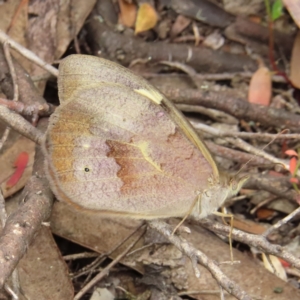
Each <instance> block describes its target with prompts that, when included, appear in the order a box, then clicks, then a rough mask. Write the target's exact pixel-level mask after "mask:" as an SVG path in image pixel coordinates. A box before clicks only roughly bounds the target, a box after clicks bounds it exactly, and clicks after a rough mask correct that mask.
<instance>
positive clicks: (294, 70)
mask: <svg viewBox="0 0 300 300" xmlns="http://www.w3.org/2000/svg"><path fill="white" fill-rule="evenodd" d="M299 64H300V32H298V34H297V35H296V38H295V41H294V46H293V51H292V58H291V76H290V77H291V81H292V82H293V84H294V85H295V86H296V87H297V88H300V68H299Z"/></svg>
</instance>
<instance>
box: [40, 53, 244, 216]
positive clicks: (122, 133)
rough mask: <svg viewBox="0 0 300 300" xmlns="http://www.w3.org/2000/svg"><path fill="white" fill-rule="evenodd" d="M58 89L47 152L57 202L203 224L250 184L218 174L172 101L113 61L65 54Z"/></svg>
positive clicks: (217, 170) (46, 138)
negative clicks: (208, 216)
mask: <svg viewBox="0 0 300 300" xmlns="http://www.w3.org/2000/svg"><path fill="white" fill-rule="evenodd" d="M58 92H59V99H60V106H59V107H58V108H57V109H56V110H55V112H54V113H53V114H52V115H51V117H50V120H49V126H48V130H47V132H46V135H45V141H44V147H43V148H44V153H45V158H46V173H47V176H48V179H49V182H50V187H51V188H52V190H53V192H54V194H55V195H56V197H57V198H58V200H61V201H65V202H68V203H70V204H72V205H74V206H76V207H77V208H78V209H85V210H89V211H94V212H101V213H103V214H108V215H118V216H124V217H130V218H137V219H157V218H168V217H184V216H186V215H190V216H192V217H194V218H196V219H200V218H204V217H206V216H207V215H209V214H211V213H213V212H215V211H216V210H217V209H218V208H219V207H220V206H221V205H222V204H223V203H224V201H225V200H226V199H227V198H228V197H230V196H232V195H234V194H236V193H237V192H238V191H239V189H240V188H241V186H242V184H243V183H244V181H245V180H244V179H243V178H242V179H235V178H234V177H230V176H229V175H227V174H226V173H222V172H220V171H219V169H218V167H217V165H216V162H215V161H214V159H213V157H212V155H211V154H210V152H209V150H208V148H207V147H206V145H205V144H204V142H203V141H202V140H201V138H200V137H199V136H198V135H197V133H196V132H195V131H194V129H193V128H192V126H191V124H190V123H189V122H188V121H187V120H186V119H185V117H184V116H183V114H182V113H181V112H180V111H179V110H177V108H176V107H175V106H174V105H173V104H172V102H170V101H169V100H168V99H167V98H166V97H165V96H164V95H163V94H162V93H160V92H159V91H158V90H157V89H156V88H155V87H154V86H152V85H151V84H150V83H149V82H147V81H146V80H144V79H143V78H141V77H139V76H137V75H135V74H134V73H133V72H131V71H130V70H128V69H126V68H124V67H122V66H120V65H118V64H116V63H114V62H111V61H109V60H106V59H102V58H98V57H93V56H88V55H70V56H68V57H67V58H65V59H64V60H63V61H62V62H61V64H60V66H59V77H58Z"/></svg>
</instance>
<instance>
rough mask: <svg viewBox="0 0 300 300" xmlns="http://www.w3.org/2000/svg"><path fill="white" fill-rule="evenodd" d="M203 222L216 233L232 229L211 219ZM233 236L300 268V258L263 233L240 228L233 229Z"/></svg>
mask: <svg viewBox="0 0 300 300" xmlns="http://www.w3.org/2000/svg"><path fill="white" fill-rule="evenodd" d="M201 224H202V225H203V226H204V227H205V228H208V229H209V230H212V231H213V232H215V233H220V234H224V235H228V234H229V232H230V230H231V228H230V226H227V225H223V224H221V223H217V222H212V221H211V220H209V219H202V220H201ZM232 238H233V239H234V240H236V241H239V242H242V243H245V244H248V245H249V246H252V247H255V248H257V249H259V250H261V251H263V252H266V253H268V254H273V255H275V256H278V257H281V258H283V259H284V260H286V261H287V262H289V263H290V264H292V265H294V266H295V267H296V268H298V269H300V259H299V258H297V257H295V256H294V255H293V254H291V253H290V252H288V251H287V250H285V249H284V247H281V246H279V245H274V244H271V243H269V242H268V241H267V239H266V238H265V237H264V236H262V235H254V234H250V233H246V232H243V231H241V230H238V229H233V230H232Z"/></svg>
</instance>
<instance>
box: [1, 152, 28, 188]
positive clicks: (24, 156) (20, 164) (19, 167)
mask: <svg viewBox="0 0 300 300" xmlns="http://www.w3.org/2000/svg"><path fill="white" fill-rule="evenodd" d="M28 160H29V155H28V153H27V152H22V153H20V154H19V156H18V158H17V160H16V161H15V163H14V166H15V167H16V170H15V172H14V174H13V175H12V176H11V177H10V179H9V180H8V181H7V182H6V187H7V188H11V187H13V186H14V185H16V184H17V183H18V181H19V180H20V178H21V177H22V175H23V172H24V170H25V168H26V166H27V164H28Z"/></svg>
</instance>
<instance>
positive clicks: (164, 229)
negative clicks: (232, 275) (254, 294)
mask: <svg viewBox="0 0 300 300" xmlns="http://www.w3.org/2000/svg"><path fill="white" fill-rule="evenodd" d="M148 224H149V226H150V227H151V228H153V229H155V230H156V231H158V232H159V233H160V234H162V235H163V236H164V237H165V238H167V239H168V240H169V241H170V242H171V243H172V244H174V245H175V246H176V247H177V248H178V249H179V250H180V251H182V252H183V253H184V254H185V255H187V256H188V257H189V258H190V259H191V261H192V264H194V262H193V261H194V260H196V261H198V262H199V263H200V264H201V265H203V266H204V267H205V268H206V269H208V270H209V272H210V273H211V274H212V276H213V277H214V278H215V279H216V280H217V282H218V283H219V284H220V285H221V286H222V287H223V288H224V289H225V290H226V291H227V292H228V293H230V294H231V295H233V296H235V297H236V298H238V299H240V300H250V299H252V298H251V297H250V296H249V295H248V294H247V293H246V292H245V291H243V290H242V289H241V288H240V287H239V286H238V285H237V284H236V283H235V282H234V281H232V280H230V279H229V278H228V277H227V276H226V275H225V274H224V273H223V272H222V270H221V269H220V268H219V267H218V266H217V265H216V264H215V263H214V262H213V261H212V260H211V259H209V258H208V257H207V256H206V255H205V254H204V253H202V252H201V251H199V250H197V249H195V248H194V247H192V246H191V245H190V244H189V243H188V242H187V241H186V240H185V239H183V238H182V237H179V236H176V235H173V234H172V229H171V228H170V226H169V225H167V224H166V223H164V222H162V221H159V220H153V221H149V222H148Z"/></svg>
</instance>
